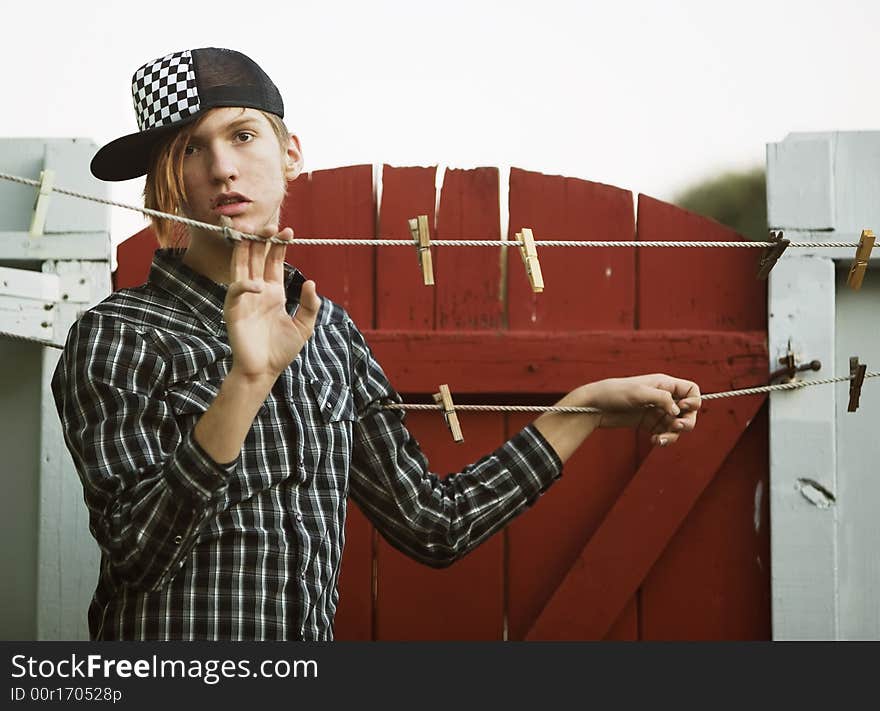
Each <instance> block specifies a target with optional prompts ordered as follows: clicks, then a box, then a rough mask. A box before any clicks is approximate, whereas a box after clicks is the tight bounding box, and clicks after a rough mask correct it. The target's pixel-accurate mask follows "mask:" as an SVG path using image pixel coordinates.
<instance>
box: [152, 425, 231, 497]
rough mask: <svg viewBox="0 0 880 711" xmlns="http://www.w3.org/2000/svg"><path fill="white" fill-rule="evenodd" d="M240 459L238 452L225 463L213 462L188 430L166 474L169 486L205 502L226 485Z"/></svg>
mask: <svg viewBox="0 0 880 711" xmlns="http://www.w3.org/2000/svg"><path fill="white" fill-rule="evenodd" d="M239 458H240V455H239V457H236V458H235V459H233V460H232V461H231V462H228V463H226V464H220V463H218V462H215V461H214V459H212V458H211V456H210V455H209V454H208V453H207V452H205V450H204V449H202V447H201V446H200V445H199V443H198V442H196V440H195V437H194V436H193V432H192V430H190V431H189V432H187V433H186V434H185V435H184V437H183V441H181V443H180V445H178V447H177V449H176V450H175V452H174V455H173V456H172V457H171V461H170V462H169V465H168V467H167V469H166V471H165V477H166V479H167V481H168V483H169V485H170V486H171V488H173V489H176V490H178V491H181V492H183V493H184V494H186V495H189V496H190V497H192V498H194V499H197V500H200V501H205V502H207V501H210V500H211V499H212V498H213V497H214V496H216V495H217V494H218V493H219V492H221V491H222V490H224V489H225V488H226V486H227V485H228V484H229V477H230V476H231V475H232V472H233V471H235V468H236V467H237V466H238V460H239Z"/></svg>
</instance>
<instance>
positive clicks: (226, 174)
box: [183, 107, 301, 233]
mask: <svg viewBox="0 0 880 711" xmlns="http://www.w3.org/2000/svg"><path fill="white" fill-rule="evenodd" d="M297 160H299V161H301V156H300V155H299V145H298V143H297V142H296V140H295V139H294V140H293V141H291V145H290V147H289V149H288V151H287V152H286V153H282V150H281V146H280V145H279V143H278V138H277V136H276V134H275V131H274V129H273V128H272V125H271V124H270V123H269V121H268V119H267V118H266V117H265V116H263V114H261V113H260V112H259V111H256V110H254V109H242V108H234V107H233V108H218V109H212V110H211V111H209V112H208V114H207V115H206V116H205V118H204V119H202V121H201V122H200V123H199V125H198V126H197V127H196V128H195V130H194V131H193V134H192V137H191V138H190V141H189V143H188V144H187V148H186V150H185V152H184V157H183V183H184V187H185V189H186V196H187V200H186V204H185V205H184V206H183V209H184V213H185V214H186V215H187V216H188V217H191V218H193V219H196V220H200V221H202V222H208V223H211V224H215V225H216V224H219V223H220V217H221V215H226V216H228V217H229V218H231V219H232V226H233V227H234V228H235V229H236V230H238V231H240V232H251V233H253V232H257V231H259V230H260V229H261V228H263V227H266V226H267V225H273V226H274V227H275V229H276V230H277V224H278V216H279V209H280V206H281V201H282V200H283V199H284V189H285V185H286V181H287V178H289V177H295V175H296V172H298V171H296V170H293V169H292V168H291V164H292V163H293V164H294V165H295V164H296V162H297ZM292 170H293V172H292Z"/></svg>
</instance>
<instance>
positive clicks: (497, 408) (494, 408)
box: [384, 372, 880, 414]
mask: <svg viewBox="0 0 880 711" xmlns="http://www.w3.org/2000/svg"><path fill="white" fill-rule="evenodd" d="M878 377H880V372H877V373H866V374H865V378H878ZM849 380H852V377H849V376H842V377H839V378H823V379H821V380H804V381H799V382H792V383H780V384H778V385H763V386H761V387H755V388H743V389H741V390H729V391H727V392H720V393H707V394H704V395H701V396H700V397H701V399H702V400H720V399H721V398H727V397H742V396H744V395H759V394H761V393H770V392H775V391H778V390H797V389H798V388H806V387H810V386H812V385H830V384H832V383H843V382H846V381H849ZM384 407H385V409H387V410H438V409H440V410H442V409H443V408H442V406H441V405H436V404H435V405H430V404H410V403H400V404H398V403H391V404H388V405H385V406H384ZM455 410H456V411H459V410H461V411H468V410H470V411H474V412H564V413H571V414H596V413H599V412H601V410H599V409H597V408H595V407H565V406H562V407H560V406H557V405H459V404H458V403H456V405H455Z"/></svg>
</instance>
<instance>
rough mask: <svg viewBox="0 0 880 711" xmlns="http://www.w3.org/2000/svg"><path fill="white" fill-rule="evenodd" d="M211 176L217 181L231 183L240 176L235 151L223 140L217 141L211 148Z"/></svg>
mask: <svg viewBox="0 0 880 711" xmlns="http://www.w3.org/2000/svg"><path fill="white" fill-rule="evenodd" d="M209 154H210V156H209V158H210V172H211V178H212V179H213V180H214V181H215V182H217V183H223V184H226V183H229V182H231V181H233V180H235V179H236V178H238V164H237V163H236V161H235V152H234V151H233V150H232V148H231V147H230V146H228V145H224V144H223V143H222V142H219V141H218V142H215V143H213V144H212V145H211V147H210V150H209Z"/></svg>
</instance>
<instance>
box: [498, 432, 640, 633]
mask: <svg viewBox="0 0 880 711" xmlns="http://www.w3.org/2000/svg"><path fill="white" fill-rule="evenodd" d="M532 419H534V416H532V417H526V416H516V417H511V428H512V431H511V434H513V433H514V432H516V431H517V430H519V429H520V428H521V427H524V426H525V425H526V424H527V423H528V422H530V421H531V420H532ZM634 444H635V434H634V433H633V432H632V431H630V430H602V431H598V432H595V433H594V434H593V435H591V436H590V438H589V439H588V440H587V442H585V443H584V445H583V446H582V447H581V448H580V449H579V450H578V451H577V452H576V453H575V454H574V455H573V456H572V457H571V459H569V460H568V462H566V464H565V468H564V470H563V476H562V479H560V480H559V481H558V482H556V483H555V484H554V485H553V486H552V487H551V488H550V489H549V490H548V491H547V492H546V493H545V494H544V495H543V496H542V497H541V498H540V499H539V500H538V501H537V502H536V503H535V505H534V506H533V507H532V508H531V509H530V510H529V511H527V512H526V513H524V514H523V515H522V516H520V517H519V518H517V519H516V520H515V521H513V523H512V524H511V525H510V528H509V532H508V536H507V541H508V552H509V554H508V590H509V594H508V621H509V630H510V633H509V637H510V639H514V640H517V639H523V638H524V637H525V635H526V633H527V632H528V630H529V628H530V627H531V626H532V624H533V622H534V621H535V619H536V618H537V616H538V615H539V614H540V612H541V610H542V609H543V608H544V606H545V605H546V604H547V601H548V600H549V599H550V597H551V596H552V594H553V592H554V591H555V590H556V588H557V587H558V586H559V584H560V583H561V582H562V580H564V578H565V576H566V574H567V573H568V571H569V569H570V568H571V566H572V564H573V563H574V562H575V561H576V560H577V559H578V556H579V555H580V553H581V550H582V549H583V547H584V546H585V545H586V543H587V542H588V541H589V540H590V537H591V536H592V535H593V533H594V532H595V531H596V529H597V528H598V527H599V524H600V523H601V522H602V520H603V519H604V518H605V515H606V514H607V513H608V511H609V509H610V508H611V507H612V506H613V505H614V502H615V501H616V500H617V497H618V496H619V495H620V493H621V491H623V489H624V488H625V487H626V485H627V484H628V483H629V480H630V479H631V478H632V476H633V474H634V472H635V468H636V462H635V448H634ZM634 611H635V608H634V607H633V608H632V609H631V610H630V612H631V613H633V612H634ZM632 622H633V620H630V623H632ZM628 632H633V629H632V624H630V625H629V629H628ZM617 636H618V637H623V638H630V639H632V638H634V637H635V635H634V634H633V636H632V637H627V636H626V635H625V634H624V633H623V630H618V632H617Z"/></svg>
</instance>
